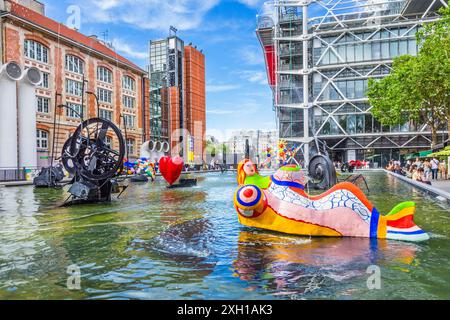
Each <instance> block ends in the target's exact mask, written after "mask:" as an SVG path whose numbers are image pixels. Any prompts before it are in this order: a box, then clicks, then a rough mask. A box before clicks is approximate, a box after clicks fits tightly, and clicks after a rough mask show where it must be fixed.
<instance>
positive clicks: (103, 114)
mask: <svg viewBox="0 0 450 320" xmlns="http://www.w3.org/2000/svg"><path fill="white" fill-rule="evenodd" d="M100 118H102V119H105V120H109V121H112V118H113V113H112V111H109V110H105V109H100Z"/></svg>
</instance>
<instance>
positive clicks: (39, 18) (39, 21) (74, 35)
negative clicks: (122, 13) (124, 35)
mask: <svg viewBox="0 0 450 320" xmlns="http://www.w3.org/2000/svg"><path fill="white" fill-rule="evenodd" d="M10 4H11V9H10V12H9V13H10V14H11V15H12V16H15V17H17V18H19V19H21V20H25V21H27V22H29V23H31V24H34V25H37V26H39V27H41V28H44V29H46V30H47V31H50V32H52V33H55V34H56V35H59V36H60V37H62V38H66V39H68V40H72V41H74V42H76V43H78V44H80V45H82V46H85V47H87V48H88V49H91V50H93V51H95V52H97V53H99V54H102V55H106V56H107V57H109V58H110V59H112V60H115V61H116V60H117V61H119V62H121V63H122V64H124V65H126V66H128V67H130V68H132V69H133V70H135V71H138V72H139V73H141V74H146V71H144V70H143V69H141V68H140V67H139V66H137V65H136V64H134V63H133V62H131V61H129V60H128V59H126V58H124V57H122V56H121V55H118V54H117V53H116V52H114V51H113V50H111V49H110V48H109V47H107V46H106V45H104V44H103V43H101V42H100V41H99V40H97V39H95V38H93V37H88V36H86V35H84V34H82V33H80V32H78V31H76V30H74V29H70V28H68V27H67V26H65V25H63V24H62V23H59V22H56V21H55V20H52V19H50V18H48V17H46V16H44V15H41V14H39V13H37V12H36V11H33V10H31V9H28V8H26V7H24V6H22V5H20V4H17V3H15V2H10Z"/></svg>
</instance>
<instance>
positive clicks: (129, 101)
mask: <svg viewBox="0 0 450 320" xmlns="http://www.w3.org/2000/svg"><path fill="white" fill-rule="evenodd" d="M135 103H136V99H135V98H133V97H130V96H125V95H124V96H123V97H122V104H123V106H124V107H125V108H131V109H133V108H134V106H135Z"/></svg>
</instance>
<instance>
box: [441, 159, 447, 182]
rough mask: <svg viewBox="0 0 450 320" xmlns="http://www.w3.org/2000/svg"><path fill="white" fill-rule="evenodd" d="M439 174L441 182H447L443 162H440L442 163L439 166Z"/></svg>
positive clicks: (445, 167)
mask: <svg viewBox="0 0 450 320" xmlns="http://www.w3.org/2000/svg"><path fill="white" fill-rule="evenodd" d="M439 172H440V176H441V179H442V180H447V164H446V163H445V160H442V162H441V163H440V164H439Z"/></svg>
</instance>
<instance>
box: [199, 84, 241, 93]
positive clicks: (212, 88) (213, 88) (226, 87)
mask: <svg viewBox="0 0 450 320" xmlns="http://www.w3.org/2000/svg"><path fill="white" fill-rule="evenodd" d="M239 88H240V86H239V85H235V84H207V85H206V92H209V93H211V92H224V91H230V90H235V89H239Z"/></svg>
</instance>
